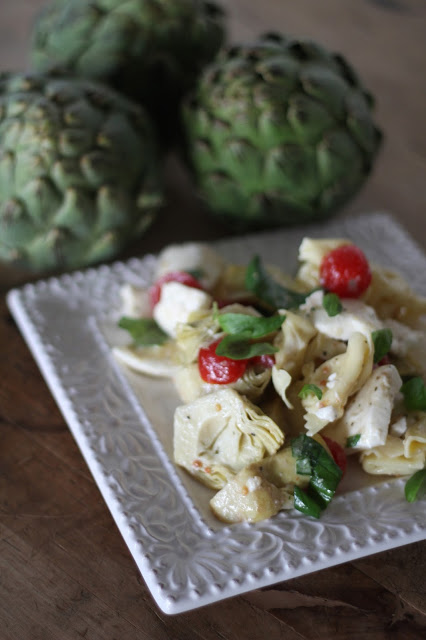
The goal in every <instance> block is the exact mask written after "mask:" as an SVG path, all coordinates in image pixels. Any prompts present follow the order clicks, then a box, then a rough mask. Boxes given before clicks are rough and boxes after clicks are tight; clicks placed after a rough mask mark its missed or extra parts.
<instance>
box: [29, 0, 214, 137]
mask: <svg viewBox="0 0 426 640" xmlns="http://www.w3.org/2000/svg"><path fill="white" fill-rule="evenodd" d="M224 25H225V20H224V12H223V11H222V9H221V8H220V7H219V6H218V5H216V4H214V3H212V2H206V1H205V0H179V2H170V0H93V1H92V2H88V1H87V0H54V1H53V2H52V3H51V4H49V5H47V6H46V8H45V9H44V10H43V11H42V13H41V14H40V16H39V17H38V19H37V20H36V23H35V25H34V29H33V34H32V46H31V58H32V65H33V68H34V69H36V70H37V71H42V72H46V71H52V70H53V69H60V70H61V71H62V72H63V71H67V72H69V73H72V74H74V75H77V76H83V77H86V78H90V79H95V80H100V81H102V82H105V83H107V84H110V85H112V86H113V87H114V88H116V89H118V90H119V91H121V92H123V93H125V94H126V95H127V96H128V97H130V98H132V99H134V100H137V101H139V102H142V103H143V104H144V105H145V106H146V107H147V108H148V110H149V111H150V113H151V116H152V117H154V119H155V120H156V121H157V123H158V124H159V126H160V127H161V128H162V129H171V128H172V127H173V126H175V120H176V114H179V102H180V99H181V97H182V95H183V94H184V93H186V92H187V91H188V89H189V88H191V87H192V86H193V85H194V83H195V80H196V78H197V76H198V74H199V72H200V71H201V69H202V68H203V67H204V66H205V65H206V63H208V62H210V61H211V60H212V59H213V58H214V56H215V54H216V53H217V51H218V49H219V47H220V46H221V45H222V43H223V40H224V34H225V26H224ZM171 121H172V124H171Z"/></svg>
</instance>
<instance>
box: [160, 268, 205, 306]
mask: <svg viewBox="0 0 426 640" xmlns="http://www.w3.org/2000/svg"><path fill="white" fill-rule="evenodd" d="M166 282H180V283H181V284H185V285H186V286H187V287H193V288H194V289H202V288H203V286H202V285H201V283H200V282H199V281H198V280H197V279H196V278H194V276H191V274H190V273H187V272H186V271H170V273H166V274H164V275H163V276H161V278H158V280H157V281H156V282H154V284H153V285H152V286H151V287H150V288H149V291H148V293H149V302H150V305H151V309H153V308H154V307H155V305H156V304H157V303H158V302H159V301H160V298H161V288H162V286H163V284H165V283H166Z"/></svg>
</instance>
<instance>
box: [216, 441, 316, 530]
mask: <svg viewBox="0 0 426 640" xmlns="http://www.w3.org/2000/svg"><path fill="white" fill-rule="evenodd" d="M308 483H309V478H308V477H307V476H301V475H299V474H298V473H297V472H296V460H295V458H294V457H293V455H292V452H291V448H290V447H286V448H284V449H282V450H281V451H279V452H278V453H276V454H275V455H273V456H270V457H267V458H265V459H264V460H262V462H260V463H252V464H251V465H248V466H247V467H245V468H244V469H242V470H241V471H239V472H238V474H237V475H236V476H235V477H234V478H232V480H230V481H229V482H228V483H227V484H226V485H225V486H224V487H223V489H221V490H220V491H218V492H217V493H216V495H215V496H214V497H213V498H212V499H211V500H210V508H211V509H212V511H213V513H214V514H215V516H216V517H217V518H219V520H222V521H223V522H227V523H229V524H231V523H235V522H242V521H247V522H258V521H260V520H265V519H266V518H271V517H272V516H274V515H276V514H277V513H278V512H279V511H281V510H282V509H292V508H293V505H294V502H293V488H294V486H295V485H297V486H300V487H306V486H307V485H308Z"/></svg>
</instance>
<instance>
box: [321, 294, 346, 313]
mask: <svg viewBox="0 0 426 640" xmlns="http://www.w3.org/2000/svg"><path fill="white" fill-rule="evenodd" d="M322 306H323V307H324V309H325V310H326V311H327V315H329V316H330V317H333V316H337V315H339V313H340V312H341V311H342V309H343V306H342V303H341V302H340V298H339V296H338V295H337V293H325V294H324V297H323V299H322Z"/></svg>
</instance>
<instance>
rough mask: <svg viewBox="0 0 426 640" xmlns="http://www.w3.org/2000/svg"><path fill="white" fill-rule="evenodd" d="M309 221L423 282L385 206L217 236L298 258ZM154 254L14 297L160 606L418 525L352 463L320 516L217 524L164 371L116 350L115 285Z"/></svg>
mask: <svg viewBox="0 0 426 640" xmlns="http://www.w3.org/2000/svg"><path fill="white" fill-rule="evenodd" d="M308 235H309V236H313V237H325V236H329V237H330V236H343V237H348V238H350V239H352V240H353V241H354V242H356V243H357V244H359V246H361V247H362V248H363V249H364V250H365V252H366V254H367V256H368V257H369V258H370V260H372V261H374V262H376V263H378V264H382V265H385V266H391V267H392V268H394V269H396V270H398V271H399V272H400V273H402V274H403V275H404V276H405V277H407V278H408V280H409V282H410V284H411V286H412V287H413V288H414V289H415V290H416V291H418V292H420V293H422V294H423V295H426V284H425V280H424V274H425V273H426V257H425V255H424V254H423V253H422V251H421V250H420V249H419V248H418V247H417V246H416V245H415V243H414V242H413V240H412V239H411V238H410V237H409V236H407V234H406V233H405V231H404V230H403V229H402V228H401V227H400V226H399V225H398V224H396V223H395V221H394V220H393V219H392V218H391V217H390V216H388V215H386V214H383V213H376V214H369V215H364V216H361V217H359V218H356V219H350V220H334V221H331V222H328V223H323V224H321V225H311V226H305V227H302V228H300V227H299V228H293V229H290V230H285V229H283V230H274V231H272V232H265V233H258V234H256V235H249V236H243V237H239V238H231V239H227V240H224V241H221V242H219V243H215V244H214V246H215V248H216V249H217V250H218V251H219V252H220V253H221V254H222V255H223V256H224V257H226V258H228V259H230V260H232V261H233V262H237V263H240V264H247V263H248V261H249V260H250V258H251V257H252V256H253V255H254V254H258V255H260V256H261V257H263V258H264V259H265V260H266V261H268V262H269V263H272V264H279V265H281V266H282V267H283V268H284V269H286V270H287V271H289V272H294V270H295V267H296V260H297V250H298V246H299V243H300V241H301V239H302V237H303V236H308ZM154 264H155V257H154V256H146V257H144V258H142V259H132V260H130V261H128V262H126V263H121V262H118V263H114V264H112V265H110V266H101V267H99V268H96V269H89V270H87V271H84V272H74V273H72V274H69V275H64V276H61V277H59V278H51V279H48V280H43V281H39V282H36V283H35V284H28V285H25V286H23V287H21V288H19V289H14V290H12V291H10V292H9V294H8V304H9V307H10V309H11V311H12V313H13V315H14V317H15V319H16V321H17V323H18V326H19V328H20V330H21V332H22V334H23V336H24V338H25V339H26V341H27V343H28V346H29V348H30V349H31V351H32V353H33V355H34V357H35V359H36V361H37V363H38V365H39V367H40V370H41V371H42V373H43V375H44V377H45V379H46V381H47V383H48V385H49V387H50V389H51V392H52V394H53V396H54V397H55V399H56V401H57V403H58V405H59V407H60V409H61V411H62V413H63V415H64V418H65V420H66V421H67V423H68V426H69V428H70V430H71V432H72V434H73V436H74V438H75V439H76V441H77V443H78V445H79V447H80V449H81V451H82V454H83V456H84V458H85V460H86V462H87V464H88V466H89V468H90V470H91V472H92V474H93V476H94V478H95V481H96V482H97V484H98V486H99V489H100V491H101V493H102V495H103V497H104V499H105V501H106V503H107V505H108V507H109V509H110V511H111V513H112V515H113V517H114V519H115V522H116V523H117V526H118V528H119V530H120V532H121V534H122V536H123V538H124V540H125V541H126V543H127V545H128V547H129V549H130V552H131V553H132V555H133V557H134V559H135V561H136V564H137V566H138V568H139V570H140V571H141V573H142V575H143V577H144V579H145V581H146V583H147V585H148V587H149V589H150V591H151V593H152V595H153V597H154V599H155V600H156V602H157V604H158V606H159V607H160V608H161V609H162V610H163V611H164V612H166V613H170V614H173V613H179V612H182V611H187V610H189V609H194V608H196V607H200V606H202V605H206V604H209V603H212V602H216V601H218V600H222V599H224V598H228V597H231V596H235V595H237V594H240V593H244V592H247V591H250V590H252V589H256V588H260V587H264V586H267V585H271V584H274V583H276V582H279V581H282V580H287V579H289V578H294V577H296V576H300V575H303V574H307V573H310V572H313V571H317V570H319V569H323V568H326V567H330V566H332V565H336V564H339V563H342V562H347V561H349V560H354V559H356V558H360V557H362V556H367V555H369V554H373V553H377V552H379V551H383V550H386V549H391V548H393V547H398V546H400V545H405V544H408V543H410V542H415V541H418V540H422V539H424V538H425V537H426V536H425V531H426V509H425V502H424V501H421V502H415V503H408V502H406V500H405V498H404V480H403V479H396V480H391V481H383V482H380V483H379V484H376V485H373V486H371V485H369V484H368V483H365V482H364V483H363V482H362V481H360V477H359V476H357V475H356V474H355V475H354V476H352V479H349V480H346V482H345V485H344V487H343V489H342V490H341V491H340V492H339V495H337V496H336V498H335V499H334V500H333V502H332V504H331V505H330V506H329V507H328V508H327V510H326V512H325V513H324V514H323V515H322V517H321V519H320V520H315V519H313V518H308V517H305V516H303V515H302V514H301V513H299V512H296V511H291V512H282V513H280V514H278V515H277V516H276V517H274V518H271V519H269V520H266V521H263V522H260V523H257V524H238V525H232V526H225V525H222V524H221V523H219V522H217V521H215V520H214V519H213V518H212V517H211V516H210V515H209V512H208V507H207V504H208V497H209V495H210V492H209V491H208V490H207V489H205V488H204V487H200V486H199V485H198V484H197V483H195V482H194V481H193V480H192V478H190V477H189V476H187V475H186V474H185V473H184V472H182V471H181V470H180V469H177V468H176V467H175V465H174V464H173V459H172V456H171V434H172V418H173V411H174V408H175V406H176V404H177V403H178V398H177V396H176V394H175V392H174V390H173V388H172V387H171V385H170V383H168V382H159V381H155V380H150V379H148V378H142V377H141V376H137V375H135V374H130V373H128V372H124V371H123V370H122V369H121V368H120V367H119V366H118V365H117V364H116V362H115V360H114V359H113V358H112V357H111V351H110V345H111V342H113V341H114V339H115V337H114V336H115V333H114V332H115V331H116V329H115V327H116V321H117V318H118V315H117V314H118V313H119V289H120V287H121V285H122V284H123V283H124V282H133V283H137V284H144V285H146V284H147V283H149V281H150V278H151V274H152V269H153V266H154ZM348 475H349V474H348Z"/></svg>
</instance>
